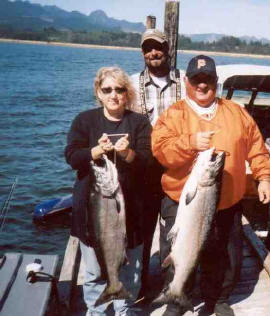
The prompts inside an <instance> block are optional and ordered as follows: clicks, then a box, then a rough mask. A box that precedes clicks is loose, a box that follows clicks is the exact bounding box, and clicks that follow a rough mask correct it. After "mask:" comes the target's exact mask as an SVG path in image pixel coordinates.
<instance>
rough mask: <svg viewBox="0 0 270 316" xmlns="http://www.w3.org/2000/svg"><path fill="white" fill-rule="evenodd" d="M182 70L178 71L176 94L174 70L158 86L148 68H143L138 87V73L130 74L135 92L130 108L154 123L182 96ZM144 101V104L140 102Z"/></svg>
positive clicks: (183, 89)
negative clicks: (178, 78) (164, 82)
mask: <svg viewBox="0 0 270 316" xmlns="http://www.w3.org/2000/svg"><path fill="white" fill-rule="evenodd" d="M183 74H184V72H182V71H180V82H181V84H180V89H179V90H180V91H179V92H178V97H177V96H176V94H177V91H176V90H177V89H176V86H177V78H176V71H175V70H171V71H170V72H169V74H168V77H167V84H166V85H165V86H164V87H163V88H160V87H159V86H158V85H157V84H156V83H155V82H154V81H153V79H152V78H151V75H150V74H149V71H148V68H146V69H145V70H144V82H143V83H144V84H143V87H142V88H140V73H136V74H134V75H132V76H131V80H132V82H133V85H134V88H135V91H136V94H135V100H134V104H133V105H132V106H131V107H130V109H131V110H133V111H135V112H138V113H142V114H145V115H147V116H148V118H149V120H150V122H151V124H152V125H154V124H155V122H156V120H157V119H158V117H159V116H160V114H161V113H162V112H163V111H164V110H166V109H167V108H168V107H169V106H170V105H172V104H173V103H175V102H176V101H177V100H178V99H180V97H181V98H183V97H184V96H183V93H182V92H183V91H185V88H184V84H183V77H184V75H183ZM140 91H144V99H142V97H141V95H140ZM142 103H145V104H142Z"/></svg>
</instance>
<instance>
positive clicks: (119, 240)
mask: <svg viewBox="0 0 270 316" xmlns="http://www.w3.org/2000/svg"><path fill="white" fill-rule="evenodd" d="M89 225H90V226H89V227H90V235H92V238H93V240H94V243H95V246H94V248H95V252H96V255H97V259H98V261H99V264H100V267H101V271H102V276H103V277H104V278H105V279H106V280H107V286H106V288H105V290H104V291H103V293H102V294H101V295H100V297H99V298H98V299H97V301H96V303H95V306H97V305H100V304H103V303H105V302H109V301H111V300H115V299H127V298H130V296H131V295H130V293H129V292H128V291H127V290H126V289H125V287H124V286H123V284H122V282H120V281H119V270H120V268H121V266H122V264H123V263H124V261H125V259H126V251H125V248H126V220H125V203H124V197H123V193H122V190H121V187H120V183H119V181H118V173H117V169H116V167H115V165H114V164H113V163H112V162H111V161H110V160H109V159H108V158H107V156H106V155H103V158H102V159H100V160H99V161H97V162H94V161H91V162H90V192H89Z"/></svg>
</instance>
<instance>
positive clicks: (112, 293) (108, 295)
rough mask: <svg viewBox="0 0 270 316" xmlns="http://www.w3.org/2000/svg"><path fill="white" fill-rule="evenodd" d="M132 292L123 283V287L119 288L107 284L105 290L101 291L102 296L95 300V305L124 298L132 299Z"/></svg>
mask: <svg viewBox="0 0 270 316" xmlns="http://www.w3.org/2000/svg"><path fill="white" fill-rule="evenodd" d="M130 298H131V294H130V293H129V291H127V290H126V288H125V287H124V286H123V284H122V283H121V287H120V289H119V290H115V289H113V288H112V286H106V288H105V290H104V291H103V292H102V293H101V295H100V297H99V298H98V299H97V300H96V302H95V307H96V306H98V305H101V304H104V303H107V302H110V301H112V300H122V299H130Z"/></svg>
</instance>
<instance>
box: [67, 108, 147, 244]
mask: <svg viewBox="0 0 270 316" xmlns="http://www.w3.org/2000/svg"><path fill="white" fill-rule="evenodd" d="M103 133H107V134H116V133H117V134H118V133H128V135H129V137H128V139H129V143H130V148H131V149H133V150H134V151H135V153H136V156H135V159H134V161H133V162H132V163H127V162H125V161H124V160H123V159H121V158H120V157H119V156H117V159H116V168H117V170H118V174H119V181H120V183H121V187H122V190H123V193H124V198H125V203H126V222H127V236H128V246H129V247H133V246H136V245H138V244H139V243H141V239H142V235H141V223H142V210H143V205H142V197H141V193H142V190H143V187H144V174H145V169H146V167H147V164H148V163H149V161H151V157H152V155H151V149H150V133H151V125H150V123H149V122H148V120H147V119H146V118H145V117H144V116H143V115H141V114H138V113H134V112H131V111H129V110H125V112H124V116H123V119H122V120H121V121H117V122H114V121H109V120H108V119H107V118H106V117H105V116H104V114H103V108H97V109H92V110H88V111H85V112H82V113H80V114H79V115H78V116H77V117H76V118H75V119H74V121H73V123H72V125H71V128H70V131H69V133H68V144H67V146H66V149H65V156H66V160H67V162H68V163H69V164H70V165H71V167H72V168H73V169H75V170H77V181H76V183H75V186H74V192H73V212H72V228H71V234H72V235H74V236H76V237H78V238H79V239H80V240H82V241H83V242H85V243H86V244H90V245H91V240H87V237H86V236H87V234H86V232H87V229H88V226H87V223H86V216H85V214H86V212H89V210H88V205H87V199H88V187H89V177H88V174H89V162H90V160H91V159H92V156H91V149H92V148H93V147H95V146H97V144H98V139H99V138H100V137H101V136H102V134H103ZM108 157H109V159H111V160H112V159H113V152H111V153H109V154H108Z"/></svg>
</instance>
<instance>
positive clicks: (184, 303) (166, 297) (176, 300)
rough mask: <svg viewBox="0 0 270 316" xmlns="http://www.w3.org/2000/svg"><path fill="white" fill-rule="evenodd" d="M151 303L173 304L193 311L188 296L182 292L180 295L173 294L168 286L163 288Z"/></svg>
mask: <svg viewBox="0 0 270 316" xmlns="http://www.w3.org/2000/svg"><path fill="white" fill-rule="evenodd" d="M152 304H153V305H157V304H158V305H159V304H162V305H163V304H175V305H178V306H179V308H180V309H181V310H185V311H188V310H190V311H192V312H193V311H194V308H193V305H192V303H191V301H190V299H188V297H187V296H186V295H185V294H184V293H183V294H181V295H180V296H176V295H173V294H172V293H171V291H170V288H167V289H165V290H163V291H162V292H161V293H160V294H159V296H158V297H157V298H155V299H154V300H153V301H152Z"/></svg>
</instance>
